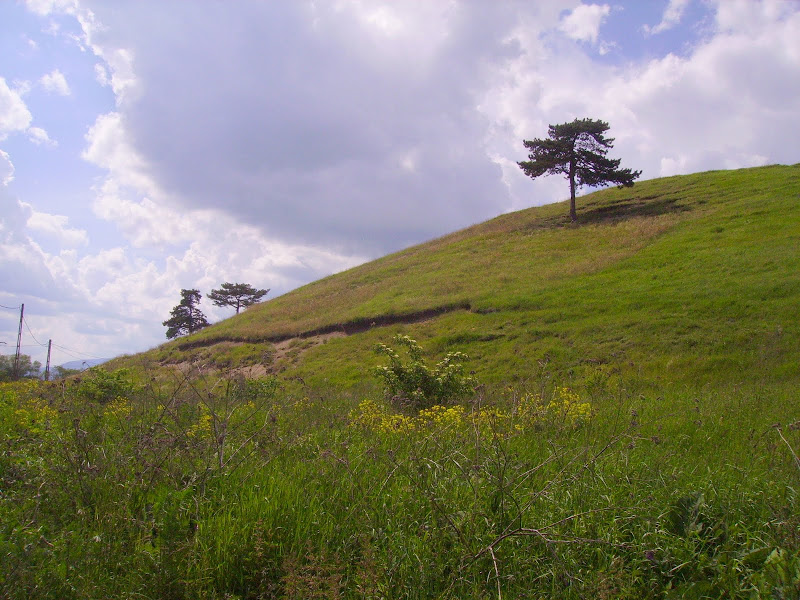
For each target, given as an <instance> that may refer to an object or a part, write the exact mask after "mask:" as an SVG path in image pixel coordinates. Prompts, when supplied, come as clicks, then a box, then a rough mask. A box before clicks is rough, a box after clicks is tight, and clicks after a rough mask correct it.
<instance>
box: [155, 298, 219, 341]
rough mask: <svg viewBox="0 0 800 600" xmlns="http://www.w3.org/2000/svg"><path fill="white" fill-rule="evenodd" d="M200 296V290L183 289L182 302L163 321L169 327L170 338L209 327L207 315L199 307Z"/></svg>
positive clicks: (168, 336)
mask: <svg viewBox="0 0 800 600" xmlns="http://www.w3.org/2000/svg"><path fill="white" fill-rule="evenodd" d="M200 298H201V295H200V291H199V290H181V302H180V304H178V306H176V307H175V308H173V309H172V312H171V313H170V318H169V319H167V320H166V321H164V322H163V323H162V325H164V326H165V327H166V328H167V339H168V340H171V339H173V338H176V337H178V336H179V335H186V334H189V333H194V332H195V331H199V330H200V329H202V328H203V327H208V325H209V323H208V320H207V319H206V316H205V315H204V314H203V312H202V311H201V310H200V309H199V308H197V305H198V304H199V303H200Z"/></svg>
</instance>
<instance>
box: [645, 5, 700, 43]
mask: <svg viewBox="0 0 800 600" xmlns="http://www.w3.org/2000/svg"><path fill="white" fill-rule="evenodd" d="M690 1H691V0H669V4H667V7H666V8H665V9H664V14H663V15H662V17H661V22H660V23H659V24H658V25H656V26H654V27H650V26H648V25H645V26H644V27H643V29H644V31H645V33H647V34H650V35H653V34H657V33H661V32H663V31H667V30H668V29H672V28H673V27H675V26H676V25H677V24H678V23H680V22H681V18H682V17H683V13H684V12H685V11H686V8H687V7H688V6H689V2H690Z"/></svg>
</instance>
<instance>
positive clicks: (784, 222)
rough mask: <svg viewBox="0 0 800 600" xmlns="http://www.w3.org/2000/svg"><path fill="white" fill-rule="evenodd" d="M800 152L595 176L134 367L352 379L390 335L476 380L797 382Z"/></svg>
mask: <svg viewBox="0 0 800 600" xmlns="http://www.w3.org/2000/svg"><path fill="white" fill-rule="evenodd" d="M798 198H800V165H794V166H768V167H760V168H753V169H741V170H736V171H711V172H706V173H697V174H693V175H684V176H676V177H668V178H662V179H654V180H650V181H642V182H639V183H636V185H635V186H634V187H632V188H624V189H616V188H610V189H606V190H601V191H598V192H595V193H592V194H589V195H587V196H584V197H582V198H580V199H579V201H578V217H579V222H578V223H577V224H576V225H573V224H571V223H570V221H569V218H568V214H567V213H568V210H567V206H566V203H559V204H551V205H547V206H542V207H536V208H531V209H527V210H522V211H518V212H514V213H509V214H504V215H501V216H499V217H497V218H495V219H492V220H490V221H487V222H485V223H481V224H478V225H475V226H473V227H470V228H467V229H464V230H462V231H458V232H455V233H452V234H450V235H447V236H444V237H442V238H439V239H436V240H432V241H430V242H428V243H425V244H421V245H418V246H414V247H412V248H408V249H406V250H403V251H401V252H397V253H395V254H391V255H389V256H385V257H383V258H380V259H378V260H375V261H373V262H370V263H367V264H364V265H361V266H359V267H356V268H353V269H350V270H348V271H346V272H343V273H339V274H337V275H333V276H330V277H327V278H324V279H321V280H319V281H316V282H314V283H311V284H309V285H306V286H304V287H302V288H299V289H297V290H295V291H293V292H290V293H288V294H285V295H283V296H280V297H277V298H274V299H272V300H270V301H267V302H263V303H261V304H258V305H255V306H253V307H252V308H250V309H249V310H247V311H245V312H243V313H241V314H239V315H237V316H234V317H231V318H229V319H227V320H225V321H222V322H220V323H217V324H215V325H213V326H211V327H208V328H207V329H204V330H203V331H201V332H199V333H197V334H195V335H192V336H188V337H184V338H180V339H177V340H174V341H172V342H169V343H166V344H164V345H162V346H160V347H159V348H156V349H154V350H151V351H149V352H147V353H145V354H143V355H138V356H135V357H127V358H125V359H119V361H118V362H114V363H113V364H115V365H121V364H131V363H138V364H143V363H150V364H161V365H168V364H176V363H181V362H185V361H190V360H191V361H197V362H198V364H204V365H206V366H210V367H214V366H216V367H219V368H238V367H243V366H252V367H253V369H254V370H253V371H251V372H253V373H275V374H279V375H281V376H282V377H284V378H286V379H287V380H288V379H296V380H302V381H305V382H306V383H308V384H310V385H343V386H352V385H354V384H356V383H358V382H360V381H361V380H363V379H364V378H365V374H366V373H367V372H368V369H369V367H370V366H372V365H374V364H377V363H378V362H379V361H378V359H377V357H376V356H375V355H374V353H373V351H372V349H373V348H374V346H375V344H376V343H379V342H388V341H390V339H391V337H392V336H393V335H394V334H395V333H398V332H404V333H407V334H409V335H411V336H412V337H415V338H416V339H418V340H419V341H420V342H421V343H422V345H423V347H424V348H425V349H426V351H428V352H429V353H430V358H431V359H435V358H437V357H440V356H442V355H443V354H444V353H446V352H448V351H452V350H460V351H463V352H466V353H467V354H468V355H469V356H470V360H469V362H468V367H469V369H471V370H473V371H475V374H476V376H477V377H478V378H479V379H480V380H481V381H483V382H486V383H488V384H503V383H512V382H528V381H533V380H536V379H537V378H541V377H542V376H543V374H546V375H547V376H557V377H560V378H571V379H581V380H586V379H587V378H591V377H592V376H593V375H592V374H593V373H596V372H597V371H598V370H603V371H607V372H614V373H621V374H625V375H627V376H629V377H635V378H638V379H639V380H641V381H642V382H651V383H658V384H659V385H662V384H664V383H665V382H669V383H670V384H674V385H684V386H702V385H706V384H709V383H712V384H717V383H721V382H728V383H731V384H734V383H736V382H739V381H752V382H758V381H764V380H772V379H780V380H792V381H798V380H800V319H798V318H797V317H798V313H797V310H798V308H797V307H798V306H800V277H798V276H797V274H798V273H800V202H798Z"/></svg>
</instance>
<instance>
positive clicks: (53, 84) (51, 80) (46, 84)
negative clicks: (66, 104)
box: [39, 69, 70, 96]
mask: <svg viewBox="0 0 800 600" xmlns="http://www.w3.org/2000/svg"><path fill="white" fill-rule="evenodd" d="M39 83H40V84H42V87H43V88H44V89H45V90H47V91H48V92H52V93H55V94H58V95H59V96H69V95H70V89H69V84H68V83H67V78H66V77H64V74H63V73H62V72H61V71H59V70H58V69H53V70H52V71H50V72H49V73H47V74H45V75H42V77H41V78H40V79H39Z"/></svg>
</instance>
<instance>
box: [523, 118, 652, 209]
mask: <svg viewBox="0 0 800 600" xmlns="http://www.w3.org/2000/svg"><path fill="white" fill-rule="evenodd" d="M608 129H609V126H608V123H606V122H605V121H600V120H594V119H575V120H574V121H572V122H571V123H561V124H559V125H550V126H549V128H548V136H549V137H548V138H547V139H544V140H541V139H538V138H536V139H534V140H523V143H524V144H525V147H526V148H527V149H528V150H529V151H530V154H529V155H528V160H527V161H522V162H518V163H517V164H518V165H519V167H520V168H521V169H522V170H523V171H524V172H525V174H526V175H527V176H528V177H531V178H533V179H535V178H537V177H539V176H541V175H544V174H548V175H566V177H567V180H569V184H570V218H571V219H572V220H573V221H577V220H578V217H577V214H576V211H575V190H576V188H578V187H581V186H584V185H588V186H598V185H603V184H606V183H615V184H617V185H619V186H620V187H623V186H625V187H629V186H632V185H633V181H634V180H635V179H637V178H638V177H639V176H640V175H641V174H642V172H641V171H631V170H630V169H620V168H619V165H620V162H621V160H620V159H610V158H606V154H608V151H609V149H610V148H612V147H613V144H614V138H606V137H605V135H604V134H605V132H606V131H608Z"/></svg>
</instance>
